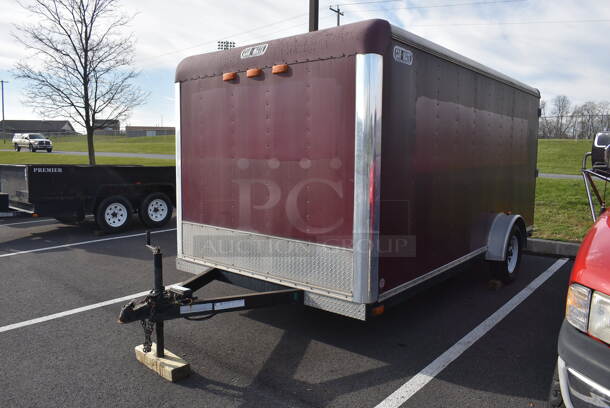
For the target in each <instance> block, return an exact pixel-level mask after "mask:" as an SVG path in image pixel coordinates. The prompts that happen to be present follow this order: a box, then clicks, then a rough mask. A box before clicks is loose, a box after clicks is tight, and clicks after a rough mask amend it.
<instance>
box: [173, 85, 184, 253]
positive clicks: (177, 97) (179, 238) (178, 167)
mask: <svg viewBox="0 0 610 408" xmlns="http://www.w3.org/2000/svg"><path fill="white" fill-rule="evenodd" d="M174 92H175V93H174V103H175V104H176V105H175V108H176V136H175V139H176V228H177V229H178V232H177V234H176V235H177V237H176V241H177V242H176V245H177V251H178V252H177V256H180V255H182V162H181V160H180V152H181V150H180V149H181V143H180V137H181V136H180V106H181V102H180V82H177V83H176V84H175V87H174Z"/></svg>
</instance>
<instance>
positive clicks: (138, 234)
mask: <svg viewBox="0 0 610 408" xmlns="http://www.w3.org/2000/svg"><path fill="white" fill-rule="evenodd" d="M169 231H176V228H170V229H165V230H160V231H151V232H150V233H151V234H160V233H162V232H169ZM144 235H146V233H145V232H140V233H137V234H131V235H121V236H118V237H109V238H100V239H92V240H90V241H80V242H73V243H71V244H63V245H55V246H50V247H44V248H36V249H28V250H26V251H18V252H11V253H8V254H2V255H0V258H6V257H9V256H16V255H23V254H31V253H32V252H41V251H51V250H53V249H60V248H68V247H73V246H79V245H87V244H95V243H98V242H104V241H114V240H117V239H126V238H133V237H141V236H144Z"/></svg>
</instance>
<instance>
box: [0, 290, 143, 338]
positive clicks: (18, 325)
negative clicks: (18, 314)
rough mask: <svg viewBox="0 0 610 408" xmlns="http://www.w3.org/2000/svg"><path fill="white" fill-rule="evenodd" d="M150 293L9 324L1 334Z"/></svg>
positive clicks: (2, 329) (137, 294) (136, 294)
mask: <svg viewBox="0 0 610 408" xmlns="http://www.w3.org/2000/svg"><path fill="white" fill-rule="evenodd" d="M149 292H150V291H146V292H140V293H134V294H133V295H128V296H123V297H120V298H116V299H112V300H106V301H105V302H100V303H94V304H92V305H89V306H83V307H77V308H76V309H72V310H66V311H65V312H59V313H54V314H51V315H47V316H43V317H37V318H36V319H31V320H26V321H25V322H20V323H14V324H9V325H7V326H2V327H0V333H4V332H7V331H10V330H15V329H19V328H21V327H26V326H31V325H33V324H37V323H42V322H47V321H49V320H53V319H59V318H60V317H65V316H69V315H73V314H76V313H82V312H86V311H88V310H93V309H97V308H100V307H104V306H108V305H113V304H115V303H120V302H125V301H127V300H131V299H134V298H138V297H140V296H144V295H146V294H148V293H149Z"/></svg>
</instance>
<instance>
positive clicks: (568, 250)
mask: <svg viewBox="0 0 610 408" xmlns="http://www.w3.org/2000/svg"><path fill="white" fill-rule="evenodd" d="M578 248H580V243H579V242H562V241H552V240H550V239H536V238H528V239H527V248H526V251H527V252H531V253H534V254H540V255H554V256H567V257H570V258H574V257H576V253H577V252H578Z"/></svg>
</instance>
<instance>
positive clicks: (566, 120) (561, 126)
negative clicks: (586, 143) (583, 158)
mask: <svg viewBox="0 0 610 408" xmlns="http://www.w3.org/2000/svg"><path fill="white" fill-rule="evenodd" d="M552 104H553V106H552V110H551V115H553V117H554V118H555V121H554V126H553V127H554V129H553V130H554V133H555V137H567V132H568V130H569V129H571V128H572V122H573V118H572V116H571V107H572V103H571V102H570V98H568V97H567V96H565V95H557V96H556V97H555V98H553V101H552Z"/></svg>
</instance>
